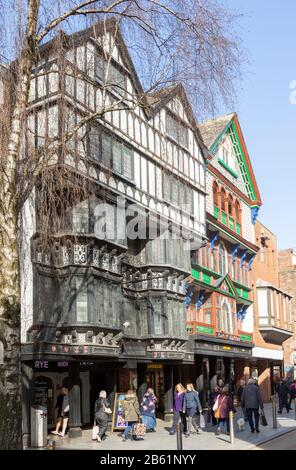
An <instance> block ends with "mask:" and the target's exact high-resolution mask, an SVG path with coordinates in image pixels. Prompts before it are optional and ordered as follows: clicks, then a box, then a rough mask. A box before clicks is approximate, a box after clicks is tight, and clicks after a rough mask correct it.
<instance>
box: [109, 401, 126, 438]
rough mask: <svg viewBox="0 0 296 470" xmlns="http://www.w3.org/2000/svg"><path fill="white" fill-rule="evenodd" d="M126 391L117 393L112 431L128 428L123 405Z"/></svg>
mask: <svg viewBox="0 0 296 470" xmlns="http://www.w3.org/2000/svg"><path fill="white" fill-rule="evenodd" d="M125 395H126V394H125V393H116V394H115V401H114V408H113V420H112V431H114V430H115V431H116V430H117V431H120V430H123V429H125V428H126V423H125V421H124V419H123V417H122V411H121V405H122V402H123V400H124V399H125Z"/></svg>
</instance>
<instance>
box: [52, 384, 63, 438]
mask: <svg viewBox="0 0 296 470" xmlns="http://www.w3.org/2000/svg"><path fill="white" fill-rule="evenodd" d="M58 391H59V393H58V397H57V402H56V406H55V410H57V422H56V428H55V430H54V431H52V432H51V434H58V433H59V430H60V428H61V427H62V424H63V416H62V407H63V398H64V392H63V386H59V388H58Z"/></svg>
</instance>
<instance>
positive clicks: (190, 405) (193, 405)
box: [183, 383, 202, 437]
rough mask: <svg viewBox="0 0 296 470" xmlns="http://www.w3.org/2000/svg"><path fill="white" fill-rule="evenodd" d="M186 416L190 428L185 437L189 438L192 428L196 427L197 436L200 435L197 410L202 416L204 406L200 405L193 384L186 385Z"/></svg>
mask: <svg viewBox="0 0 296 470" xmlns="http://www.w3.org/2000/svg"><path fill="white" fill-rule="evenodd" d="M183 409H184V410H185V411H186V415H187V416H188V426H187V431H186V434H185V436H186V437H189V436H190V433H191V429H192V426H193V427H194V429H195V431H196V434H198V433H199V431H198V425H197V422H196V413H197V410H198V411H199V413H200V414H202V406H201V403H200V399H199V395H198V392H197V391H196V390H195V389H194V386H193V384H191V383H190V384H187V385H186V393H185V396H184V408H183Z"/></svg>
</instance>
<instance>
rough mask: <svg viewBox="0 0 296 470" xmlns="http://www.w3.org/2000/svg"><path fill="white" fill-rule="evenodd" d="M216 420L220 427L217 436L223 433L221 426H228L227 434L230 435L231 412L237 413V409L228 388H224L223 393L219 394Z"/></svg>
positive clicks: (216, 404) (216, 405)
mask: <svg viewBox="0 0 296 470" xmlns="http://www.w3.org/2000/svg"><path fill="white" fill-rule="evenodd" d="M214 408H216V409H215V418H216V419H217V421H218V427H217V430H216V434H217V435H219V434H220V433H221V426H224V424H226V432H227V434H229V430H230V427H229V412H230V411H233V412H234V413H235V411H236V410H235V408H234V406H233V403H232V399H231V396H230V395H229V389H228V387H223V388H222V391H221V393H219V395H218V397H217V401H216V403H215V407H214Z"/></svg>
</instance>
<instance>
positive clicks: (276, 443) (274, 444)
mask: <svg viewBox="0 0 296 470" xmlns="http://www.w3.org/2000/svg"><path fill="white" fill-rule="evenodd" d="M253 450H296V431H292V432H289V433H287V434H285V435H284V436H281V437H278V438H276V439H272V440H271V441H269V442H267V443H266V444H261V445H260V446H258V447H256V448H254V449H253Z"/></svg>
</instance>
